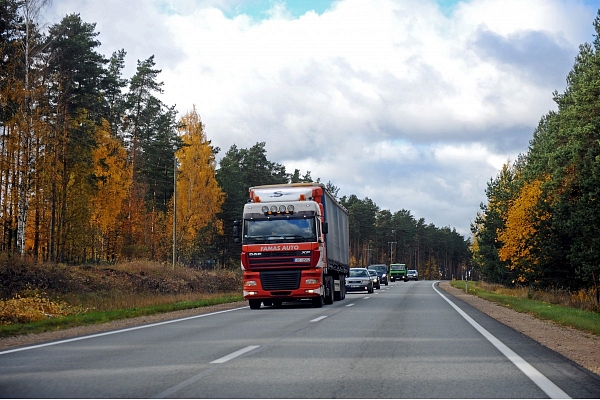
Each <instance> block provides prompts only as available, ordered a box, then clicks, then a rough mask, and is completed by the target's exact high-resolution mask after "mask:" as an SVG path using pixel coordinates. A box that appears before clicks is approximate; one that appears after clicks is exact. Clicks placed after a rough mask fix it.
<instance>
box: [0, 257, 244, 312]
mask: <svg viewBox="0 0 600 400" xmlns="http://www.w3.org/2000/svg"><path fill="white" fill-rule="evenodd" d="M0 281H1V282H3V285H2V287H0V323H3V324H6V323H23V322H33V321H38V320H40V319H44V318H50V317H53V316H66V315H72V314H79V313H84V312H87V311H114V310H123V309H132V308H143V307H150V306H158V305H164V304H174V303H183V302H196V301H200V300H208V299H210V298H213V297H216V296H223V295H230V294H235V295H240V294H241V293H242V290H241V289H242V273H241V271H239V270H236V271H232V270H201V269H193V268H187V267H184V266H177V267H175V268H173V267H172V266H171V264H163V263H159V262H150V261H143V260H138V261H132V262H125V263H119V264H114V265H112V264H111V265H79V266H70V265H64V264H41V265H40V264H33V263H29V262H26V261H22V260H20V259H18V258H14V259H5V260H0Z"/></svg>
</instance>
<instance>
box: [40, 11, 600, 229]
mask: <svg viewBox="0 0 600 400" xmlns="http://www.w3.org/2000/svg"><path fill="white" fill-rule="evenodd" d="M598 9H600V0H464V1H459V0H437V1H436V0H396V1H393V0H368V1H366V0H337V1H331V0H329V1H325V0H306V1H298V0H287V1H283V0H281V1H280V0H127V1H122V0H53V1H52V3H51V4H50V6H49V7H47V8H46V9H45V10H44V12H43V16H42V18H43V20H44V22H45V23H47V24H49V25H52V24H55V23H58V22H60V20H61V19H62V18H63V17H64V16H65V15H68V14H72V13H78V14H80V16H81V18H82V20H83V21H84V22H87V23H96V31H97V32H99V36H98V40H99V41H100V42H101V43H102V44H101V46H100V47H99V48H98V51H99V52H100V53H102V54H104V55H105V56H106V57H109V56H110V55H111V54H112V53H113V52H114V51H117V50H120V49H124V50H125V51H126V52H127V56H126V67H125V70H124V77H126V78H130V77H131V76H133V75H134V74H135V71H136V67H137V61H138V60H146V59H147V58H149V57H150V56H152V55H154V57H155V62H156V68H158V69H161V70H162V72H161V73H160V75H159V76H158V80H159V81H161V82H163V90H164V92H163V93H162V94H160V95H158V97H159V98H160V99H161V100H162V101H163V102H164V103H165V104H167V105H168V106H175V107H176V110H178V112H179V116H182V115H184V114H185V113H186V112H188V111H190V110H192V109H193V107H195V108H196V111H197V112H198V114H199V115H200V117H201V119H202V122H203V124H204V126H205V132H206V135H207V138H208V139H209V140H211V141H212V144H213V145H214V146H218V147H219V148H220V149H221V152H220V153H219V154H218V156H217V159H220V158H221V157H222V156H223V155H224V154H225V153H226V151H227V150H228V149H229V148H230V147H231V146H232V145H234V144H235V145H236V146H237V147H238V148H250V147H252V146H253V145H255V144H256V143H257V142H265V143H266V151H267V158H268V159H269V161H272V162H276V163H280V164H283V165H285V167H286V171H287V172H289V173H293V172H294V170H295V169H299V170H300V172H301V174H305V173H306V172H307V171H310V175H311V176H312V178H314V179H316V178H320V180H321V182H324V183H327V182H331V183H333V184H334V185H335V186H337V187H338V188H339V193H338V196H339V197H341V196H350V195H352V194H354V195H356V196H357V197H358V198H360V199H364V198H367V197H368V198H369V199H371V200H372V201H373V202H374V203H375V204H376V205H377V206H378V207H379V208H380V209H382V210H386V209H387V210H389V211H391V212H392V213H394V212H396V211H399V210H403V209H404V210H409V211H410V212H411V214H412V215H413V216H414V217H415V218H416V219H419V218H424V219H425V223H426V224H430V223H432V224H434V225H435V226H437V227H439V228H441V227H450V228H451V229H456V230H457V232H459V233H460V234H462V235H465V237H468V236H470V229H469V227H470V224H471V223H472V222H473V221H474V219H475V217H476V216H477V212H478V211H479V209H480V208H479V206H480V204H481V203H482V202H483V203H485V202H486V196H485V189H486V187H487V184H488V182H489V181H490V179H494V178H495V177H496V176H497V174H498V171H499V170H500V169H501V168H502V166H503V165H504V164H506V163H507V162H512V161H514V160H515V159H516V158H517V157H518V155H519V154H525V153H526V152H527V149H528V144H529V141H530V140H531V139H532V137H533V132H534V129H535V128H536V126H537V124H538V122H539V121H540V119H541V118H542V117H543V116H544V115H545V114H547V113H548V112H549V111H551V110H556V109H557V108H556V104H555V103H554V102H553V100H552V93H553V92H554V91H558V92H559V93H562V92H564V90H565V89H566V77H567V74H568V73H569V71H570V70H571V68H572V67H573V63H574V60H575V57H576V55H577V53H578V51H579V46H580V45H581V44H583V43H586V42H587V43H591V42H592V41H593V39H594V36H593V34H594V28H593V21H594V18H595V17H596V14H597V11H598ZM240 212H241V210H240Z"/></svg>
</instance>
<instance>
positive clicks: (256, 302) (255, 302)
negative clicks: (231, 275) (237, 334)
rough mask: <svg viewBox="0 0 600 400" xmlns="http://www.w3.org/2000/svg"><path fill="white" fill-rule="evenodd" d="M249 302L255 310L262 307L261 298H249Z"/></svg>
mask: <svg viewBox="0 0 600 400" xmlns="http://www.w3.org/2000/svg"><path fill="white" fill-rule="evenodd" d="M248 303H249V304H250V308H251V309H253V310H258V309H259V308H260V300H248Z"/></svg>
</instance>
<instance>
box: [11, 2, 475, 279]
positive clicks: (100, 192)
mask: <svg viewBox="0 0 600 400" xmlns="http://www.w3.org/2000/svg"><path fill="white" fill-rule="evenodd" d="M45 3H46V1H45V0H2V1H1V2H0V21H1V23H0V128H1V136H0V165H1V168H0V224H1V229H0V254H4V255H5V256H6V255H10V256H22V257H29V258H32V259H33V260H35V261H38V262H43V261H50V262H62V263H84V262H107V261H109V262H110V261H116V260H123V259H152V260H164V261H170V260H171V257H172V252H173V248H172V247H173V227H174V225H175V226H176V239H177V240H176V242H177V254H178V260H179V261H180V262H182V263H185V264H188V265H196V266H208V267H213V266H215V265H221V266H227V265H229V266H235V267H236V268H237V267H238V266H239V253H240V246H239V244H235V243H234V242H233V240H232V232H231V231H232V225H233V220H235V219H237V218H239V217H240V215H241V211H242V206H243V204H244V203H245V202H246V200H247V196H248V188H249V187H250V186H254V185H261V184H273V183H287V182H306V181H311V180H312V178H311V177H310V172H307V173H306V174H305V175H304V176H301V175H300V173H299V171H298V170H295V171H294V173H293V174H290V173H287V172H286V170H285V167H284V166H283V165H280V164H277V163H274V162H271V161H269V160H268V159H267V157H266V150H265V143H264V142H262V143H257V144H256V145H254V146H253V147H251V148H249V149H239V148H238V147H237V146H235V145H233V146H231V148H230V149H229V150H228V151H227V152H226V154H225V155H224V156H223V157H222V159H221V161H220V163H219V165H217V163H216V161H215V160H216V154H218V152H219V151H220V149H218V148H215V147H213V146H211V143H210V141H209V140H208V139H207V138H206V135H205V132H204V126H203V124H202V122H201V121H200V118H199V116H198V113H197V112H196V110H195V109H192V110H190V111H189V112H187V113H186V114H185V115H184V116H182V117H181V118H178V117H177V113H176V111H175V109H174V106H168V105H166V104H164V103H163V102H162V101H161V100H160V99H159V97H158V96H160V94H161V93H162V90H163V89H162V86H163V84H162V82H160V81H159V80H158V76H159V74H160V72H161V71H160V70H158V69H156V68H155V61H154V56H150V57H149V58H148V59H146V60H142V61H139V60H138V62H137V70H136V73H135V75H133V76H132V77H130V78H124V77H123V75H122V71H123V68H124V65H125V56H126V52H125V50H120V51H117V52H115V53H113V54H112V55H111V57H110V58H105V56H103V55H102V54H100V53H98V51H97V50H98V48H99V46H100V42H99V41H98V39H97V37H98V33H97V32H96V31H95V24H93V23H86V22H84V21H82V20H81V18H80V16H79V15H78V14H72V15H67V16H65V17H64V18H63V19H62V20H61V21H60V22H59V23H57V24H55V25H52V26H50V27H49V28H48V29H47V30H42V29H41V28H40V26H39V23H38V21H37V18H38V15H39V13H40V12H41V10H42V9H43V7H44V6H45ZM175 172H176V175H175ZM175 179H176V180H177V186H176V188H177V191H176V192H177V198H176V201H177V213H176V215H177V220H176V224H173V216H174V213H173V200H174V198H173V197H174V196H173V194H174V192H175V190H174V189H175V183H174V182H175ZM327 187H328V190H329V191H330V192H332V193H333V194H334V195H337V191H338V189H337V188H336V187H335V186H334V185H333V184H331V183H329V184H328V185H327ZM340 201H341V202H342V204H344V205H345V206H346V207H347V208H348V210H349V212H350V229H351V234H350V238H351V252H352V263H353V265H365V264H367V263H375V262H387V263H389V261H398V262H404V263H406V264H408V265H409V266H410V267H412V268H418V269H420V270H421V273H422V274H428V276H431V277H438V276H439V275H440V273H441V274H442V275H443V276H445V277H450V276H455V275H456V274H457V273H458V272H457V271H458V269H460V268H463V267H464V266H465V265H466V262H467V261H468V245H469V244H468V242H467V241H465V240H464V238H463V237H462V236H460V235H458V234H457V233H456V231H454V230H450V228H442V229H438V228H436V227H435V226H433V225H432V224H429V225H426V224H425V222H424V221H423V219H419V220H416V219H415V218H414V217H412V216H411V215H410V212H408V211H406V210H402V211H399V212H397V213H395V214H392V213H391V212H389V211H388V210H380V209H379V208H378V207H377V206H376V205H375V204H374V203H373V202H372V201H371V200H369V199H364V200H359V199H358V198H356V196H350V197H348V198H345V197H344V198H342V199H340ZM390 242H394V243H392V244H390ZM390 252H393V255H394V256H393V259H392V258H391V255H390Z"/></svg>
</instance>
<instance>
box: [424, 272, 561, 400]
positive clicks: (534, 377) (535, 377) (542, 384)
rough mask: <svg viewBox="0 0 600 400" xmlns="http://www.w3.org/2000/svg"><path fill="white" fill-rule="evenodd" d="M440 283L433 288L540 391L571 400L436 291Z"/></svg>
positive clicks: (553, 396)
mask: <svg viewBox="0 0 600 400" xmlns="http://www.w3.org/2000/svg"><path fill="white" fill-rule="evenodd" d="M438 282H439V281H435V282H433V284H432V285H431V287H432V288H433V290H435V291H436V292H437V294H439V295H440V296H442V298H443V299H444V300H446V302H447V303H448V304H450V305H451V306H452V308H454V309H455V310H456V311H457V312H458V313H459V314H460V315H461V317H463V318H464V319H465V320H467V322H468V323H470V324H471V325H472V326H473V328H475V329H477V330H478V331H479V333H481V334H482V335H483V337H485V338H486V339H487V340H488V341H489V342H490V343H491V344H493V345H494V347H496V348H497V349H498V350H500V352H501V353H502V354H504V356H505V357H506V358H508V359H509V360H510V361H511V362H512V363H513V364H514V365H515V366H516V367H517V368H519V369H520V370H521V371H522V372H523V373H524V374H525V375H526V376H527V377H528V378H529V379H531V381H533V383H535V384H536V385H537V386H538V387H539V388H540V389H542V390H543V391H544V393H546V394H547V395H548V397H550V398H551V399H570V398H571V397H570V396H569V395H568V394H566V393H565V392H564V391H563V390H562V389H561V388H559V387H558V386H556V384H555V383H554V382H552V381H551V380H550V379H548V378H546V377H545V376H544V375H542V373H541V372H540V371H538V370H537V369H535V368H534V367H533V366H532V365H531V364H529V363H528V362H527V361H525V360H524V359H523V358H522V357H521V356H519V355H518V354H517V353H515V352H514V351H512V350H511V349H510V348H508V346H506V345H505V344H504V343H502V342H501V341H500V340H498V339H497V338H496V337H495V336H494V335H492V334H491V333H489V332H488V331H487V330H486V329H485V328H484V327H482V326H481V325H479V324H478V323H477V322H475V320H474V319H473V318H471V317H469V316H468V315H467V313H465V312H464V311H463V310H461V309H460V308H459V307H458V306H457V305H456V304H454V303H453V302H452V301H451V300H450V299H448V298H447V297H446V296H444V295H443V294H442V293H441V292H440V291H439V290H437V289H436V287H435V284H436V283H438Z"/></svg>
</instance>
